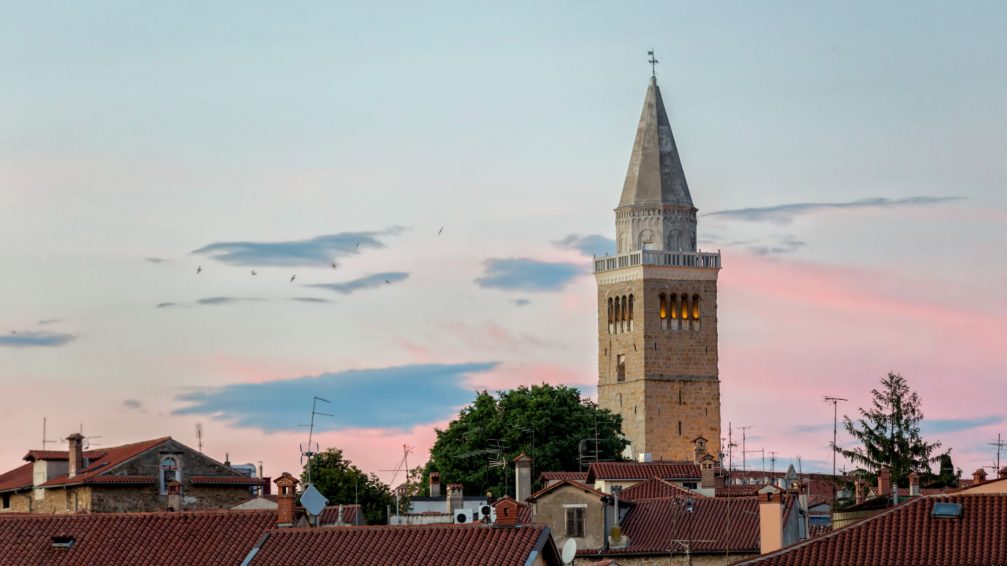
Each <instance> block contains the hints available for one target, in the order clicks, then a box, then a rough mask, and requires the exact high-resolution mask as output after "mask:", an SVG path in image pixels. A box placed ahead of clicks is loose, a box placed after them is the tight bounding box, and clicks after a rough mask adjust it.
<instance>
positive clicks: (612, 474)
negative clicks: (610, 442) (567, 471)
mask: <svg viewBox="0 0 1007 566" xmlns="http://www.w3.org/2000/svg"><path fill="white" fill-rule="evenodd" d="M700 476H701V473H700V471H699V466H697V465H696V464H693V463H692V462H646V463H642V462H593V463H592V464H591V467H590V468H588V472H587V482H588V483H594V482H595V481H598V480H603V481H617V480H636V481H643V480H649V479H650V478H661V479H663V480H683V479H684V480H698V479H700Z"/></svg>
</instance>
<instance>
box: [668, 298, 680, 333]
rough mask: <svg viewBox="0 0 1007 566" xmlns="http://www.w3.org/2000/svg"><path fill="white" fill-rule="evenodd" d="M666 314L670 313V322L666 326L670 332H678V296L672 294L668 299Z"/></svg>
mask: <svg viewBox="0 0 1007 566" xmlns="http://www.w3.org/2000/svg"><path fill="white" fill-rule="evenodd" d="M668 312H669V313H671V320H670V321H669V322H668V326H669V327H671V329H672V330H678V295H677V294H675V293H672V294H671V296H670V297H668Z"/></svg>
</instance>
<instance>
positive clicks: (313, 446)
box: [301, 395, 336, 485]
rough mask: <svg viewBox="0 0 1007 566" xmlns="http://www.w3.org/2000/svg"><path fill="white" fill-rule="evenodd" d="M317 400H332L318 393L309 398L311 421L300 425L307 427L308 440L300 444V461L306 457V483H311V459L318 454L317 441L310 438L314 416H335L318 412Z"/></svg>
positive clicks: (326, 401) (313, 431)
mask: <svg viewBox="0 0 1007 566" xmlns="http://www.w3.org/2000/svg"><path fill="white" fill-rule="evenodd" d="M319 401H321V402H323V403H331V402H332V401H329V400H328V399H323V398H321V397H319V396H318V395H315V397H314V399H312V400H311V423H310V424H307V425H301V426H306V427H308V442H307V444H301V461H302V462H303V461H304V458H305V457H307V458H308V485H311V459H312V457H314V456H315V455H316V454H318V443H317V442H313V441H312V440H311V439H312V437H313V436H314V434H315V416H316V415H320V416H323V417H335V416H336V415H332V414H329V413H319V412H318V402H319Z"/></svg>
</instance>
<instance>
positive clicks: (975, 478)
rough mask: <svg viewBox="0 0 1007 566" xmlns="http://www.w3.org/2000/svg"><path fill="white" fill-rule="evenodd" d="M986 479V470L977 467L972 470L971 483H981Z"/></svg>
mask: <svg viewBox="0 0 1007 566" xmlns="http://www.w3.org/2000/svg"><path fill="white" fill-rule="evenodd" d="M984 481H986V470H984V469H982V468H979V469H978V470H976V471H974V472H972V484H973V485H975V484H977V483H983V482H984Z"/></svg>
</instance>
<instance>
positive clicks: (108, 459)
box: [42, 436, 171, 487]
mask: <svg viewBox="0 0 1007 566" xmlns="http://www.w3.org/2000/svg"><path fill="white" fill-rule="evenodd" d="M169 440H171V437H169V436H165V437H162V438H155V439H154V440H147V441H144V442H136V443H133V444H123V445H122V446H114V447H112V448H106V449H105V450H103V451H102V454H101V456H100V457H98V458H96V459H93V460H91V461H90V462H88V466H87V467H86V468H84V469H83V470H82V471H81V472H79V473H78V474H77V475H76V476H74V477H72V478H71V477H69V476H68V475H62V476H57V477H55V478H53V479H51V480H49V481H47V482H45V483H44V484H42V487H53V486H57V485H75V484H81V483H92V482H91V480H93V479H94V478H96V477H97V476H99V475H101V474H104V473H105V472H108V471H109V470H111V469H112V468H114V467H115V466H118V465H119V464H122V463H123V462H125V461H126V460H129V459H130V458H133V457H135V456H139V455H140V454H142V453H144V452H146V451H147V450H150V449H151V448H154V447H155V446H157V445H159V444H163V443H164V442H167V441H169ZM103 479H104V478H103Z"/></svg>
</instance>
